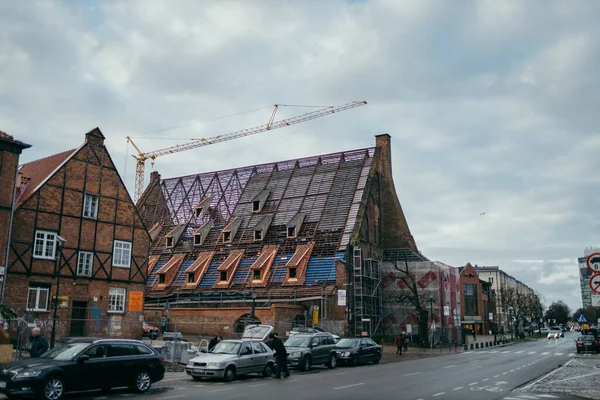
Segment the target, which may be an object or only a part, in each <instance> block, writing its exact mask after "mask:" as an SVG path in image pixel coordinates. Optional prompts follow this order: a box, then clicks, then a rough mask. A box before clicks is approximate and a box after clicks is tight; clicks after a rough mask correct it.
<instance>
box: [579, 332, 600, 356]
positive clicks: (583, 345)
mask: <svg viewBox="0 0 600 400" xmlns="http://www.w3.org/2000/svg"><path fill="white" fill-rule="evenodd" d="M575 342H576V343H577V352H578V353H581V352H582V351H587V352H595V353H600V341H599V340H598V338H597V337H595V336H593V335H585V336H580V337H578V338H577V340H576V341H575Z"/></svg>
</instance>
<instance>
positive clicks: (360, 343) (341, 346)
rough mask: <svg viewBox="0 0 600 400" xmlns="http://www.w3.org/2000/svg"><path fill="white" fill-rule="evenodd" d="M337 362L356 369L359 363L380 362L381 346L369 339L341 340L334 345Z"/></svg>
mask: <svg viewBox="0 0 600 400" xmlns="http://www.w3.org/2000/svg"><path fill="white" fill-rule="evenodd" d="M335 350H336V352H337V358H338V361H339V362H341V363H345V364H350V365H352V366H353V367H357V366H358V365H359V364H361V363H365V362H372V363H373V364H378V363H379V361H381V353H382V350H381V346H380V345H378V344H377V343H375V342H374V341H373V340H371V339H370V338H353V339H341V340H340V341H339V342H337V343H336V345H335Z"/></svg>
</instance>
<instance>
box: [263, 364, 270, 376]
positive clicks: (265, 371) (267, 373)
mask: <svg viewBox="0 0 600 400" xmlns="http://www.w3.org/2000/svg"><path fill="white" fill-rule="evenodd" d="M272 375H273V364H271V363H269V364H267V365H265V367H264V368H263V372H262V376H264V377H265V378H268V377H270V376H272Z"/></svg>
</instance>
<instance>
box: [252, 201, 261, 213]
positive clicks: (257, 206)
mask: <svg viewBox="0 0 600 400" xmlns="http://www.w3.org/2000/svg"><path fill="white" fill-rule="evenodd" d="M252 212H260V201H253V202H252Z"/></svg>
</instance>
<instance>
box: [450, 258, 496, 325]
mask: <svg viewBox="0 0 600 400" xmlns="http://www.w3.org/2000/svg"><path fill="white" fill-rule="evenodd" d="M458 287H459V291H460V298H461V309H460V321H461V326H462V328H463V329H465V330H466V331H467V332H471V331H472V330H475V332H476V333H477V334H478V335H488V334H490V332H491V331H492V326H493V321H494V318H493V314H492V318H490V315H489V313H494V307H493V304H491V302H490V297H491V284H490V282H488V281H484V280H481V279H479V274H478V273H477V271H476V270H475V268H474V267H473V266H472V265H471V264H469V263H467V265H465V266H464V267H461V268H460V278H459V282H458Z"/></svg>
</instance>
